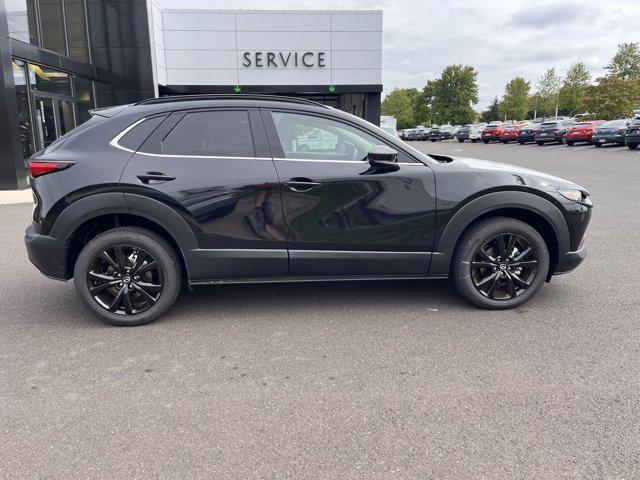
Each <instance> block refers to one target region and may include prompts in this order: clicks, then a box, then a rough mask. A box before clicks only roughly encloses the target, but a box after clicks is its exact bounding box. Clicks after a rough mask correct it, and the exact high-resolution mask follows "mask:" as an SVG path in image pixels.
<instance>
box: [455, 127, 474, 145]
mask: <svg viewBox="0 0 640 480" xmlns="http://www.w3.org/2000/svg"><path fill="white" fill-rule="evenodd" d="M470 134H471V126H470V125H462V126H461V127H460V128H459V129H458V131H457V132H456V138H457V139H458V141H459V142H460V143H464V141H465V140H469V135H470Z"/></svg>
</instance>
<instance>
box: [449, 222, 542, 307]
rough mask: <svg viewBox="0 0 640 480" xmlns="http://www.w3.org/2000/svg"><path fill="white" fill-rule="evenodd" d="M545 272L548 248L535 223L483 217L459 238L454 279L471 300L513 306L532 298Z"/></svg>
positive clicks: (476, 302)
mask: <svg viewBox="0 0 640 480" xmlns="http://www.w3.org/2000/svg"><path fill="white" fill-rule="evenodd" d="M548 272H549V251H548V249H547V245H546V243H545V241H544V239H543V238H542V236H541V235H540V234H539V233H538V231H537V230H536V229H534V228H533V227H531V226H530V225H528V224H526V223H524V222H522V221H520V220H516V219H513V218H508V217H496V218H488V219H485V220H481V221H479V222H478V223H476V224H475V225H473V226H471V227H470V228H469V229H468V230H467V231H466V232H465V233H464V234H463V236H462V237H461V238H460V241H459V242H458V245H457V246H456V250H455V253H454V257H453V263H452V269H451V274H452V280H453V282H454V284H455V285H456V287H457V289H458V291H459V292H460V293H461V294H462V295H463V296H464V297H465V298H466V299H467V300H469V301H470V302H471V303H473V304H475V305H477V306H479V307H482V308H488V309H508V308H514V307H517V306H519V305H522V304H523V303H525V302H527V301H528V300H530V299H531V298H532V297H533V296H534V295H535V294H536V293H537V292H538V290H539V289H540V287H541V286H542V284H543V283H544V281H545V279H546V278H547V274H548Z"/></svg>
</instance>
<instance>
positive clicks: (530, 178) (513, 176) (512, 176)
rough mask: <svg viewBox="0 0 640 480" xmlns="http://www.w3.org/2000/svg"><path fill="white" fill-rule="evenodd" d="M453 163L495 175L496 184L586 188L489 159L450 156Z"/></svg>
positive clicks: (540, 187) (572, 188) (553, 188)
mask: <svg viewBox="0 0 640 480" xmlns="http://www.w3.org/2000/svg"><path fill="white" fill-rule="evenodd" d="M452 158H453V163H457V164H458V165H462V166H464V167H466V168H465V169H468V170H471V171H476V172H478V173H481V174H482V175H483V176H486V175H487V174H490V175H491V174H493V175H491V176H492V177H493V176H494V175H495V180H496V186H497V185H505V184H507V185H508V184H515V185H520V186H524V187H530V188H537V189H539V190H545V191H556V190H557V189H567V190H582V191H584V192H586V193H588V192H587V190H585V189H584V188H582V187H581V186H580V185H577V184H575V183H573V182H570V181H569V180H564V179H563V178H559V177H554V176H553V175H548V174H546V173H542V172H538V171H536V170H531V169H528V168H524V167H518V166H516V165H508V164H506V163H499V162H492V161H489V160H479V159H477V158H463V157H452Z"/></svg>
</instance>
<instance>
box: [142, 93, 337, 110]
mask: <svg viewBox="0 0 640 480" xmlns="http://www.w3.org/2000/svg"><path fill="white" fill-rule="evenodd" d="M196 100H264V101H270V102H286V103H299V104H303V105H314V106H316V107H325V108H329V107H327V106H326V105H323V104H322V103H318V102H314V101H313V100H307V99H306V98H298V97H284V96H282V95H267V94H257V93H233V94H224V93H211V94H198V95H170V96H167V97H159V98H148V99H146V100H142V101H140V102H138V103H136V104H135V105H157V104H162V103H174V102H191V101H196Z"/></svg>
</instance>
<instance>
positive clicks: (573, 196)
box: [558, 190, 582, 202]
mask: <svg viewBox="0 0 640 480" xmlns="http://www.w3.org/2000/svg"><path fill="white" fill-rule="evenodd" d="M558 193H559V194H560V195H562V196H563V197H564V198H566V199H567V200H571V201H572V202H581V201H582V192H581V191H580V190H558Z"/></svg>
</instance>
